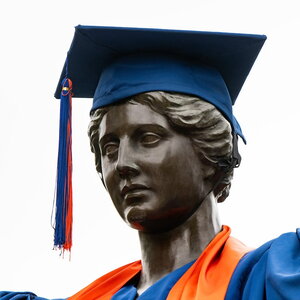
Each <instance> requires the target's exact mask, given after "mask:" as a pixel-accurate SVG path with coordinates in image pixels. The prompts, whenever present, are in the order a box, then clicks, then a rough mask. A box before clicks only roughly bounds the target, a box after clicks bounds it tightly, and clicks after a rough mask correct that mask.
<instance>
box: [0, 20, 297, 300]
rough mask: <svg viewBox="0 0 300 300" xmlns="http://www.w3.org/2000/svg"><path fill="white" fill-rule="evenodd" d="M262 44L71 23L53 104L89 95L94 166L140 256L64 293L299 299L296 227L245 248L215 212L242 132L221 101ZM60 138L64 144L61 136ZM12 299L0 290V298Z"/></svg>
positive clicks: (227, 102) (81, 297)
mask: <svg viewBox="0 0 300 300" xmlns="http://www.w3.org/2000/svg"><path fill="white" fill-rule="evenodd" d="M264 40H265V37H264V36H252V35H240V34H238V35H235V34H222V33H221V34H220V33H203V32H184V31H177V32H175V31H168V30H167V31H164V30H162V31H160V30H147V29H141V30H139V29H128V28H127V29H122V28H105V27H104V28H102V27H90V26H88V27H84V26H78V27H77V33H76V35H75V38H74V41H73V44H72V45H73V46H72V47H73V48H72V47H71V49H70V51H69V55H68V58H67V62H66V68H64V71H63V74H62V79H63V85H62V98H61V99H62V105H66V103H69V102H68V101H69V100H70V97H71V94H72V93H74V96H75V97H93V98H94V104H93V108H92V111H91V122H90V126H89V131H88V133H89V136H90V141H91V149H92V151H93V152H94V153H95V162H96V169H97V171H98V172H99V173H100V174H101V176H102V181H103V184H104V186H105V187H106V189H107V191H108V193H109V194H110V197H111V199H112V202H113V204H114V206H115V208H116V209H117V211H118V213H119V215H120V216H121V218H122V219H123V220H124V221H125V222H126V223H127V224H128V225H129V226H130V227H132V228H133V229H135V230H137V231H138V235H139V240H140V246H141V261H137V262H133V263H130V264H128V265H126V266H123V267H120V268H118V269H116V270H114V271H112V272H110V273H108V274H106V275H104V276H101V277H100V278H98V279H97V280H95V281H94V282H93V283H91V284H90V285H89V286H87V287H85V288H84V289H82V290H81V291H79V292H78V293H76V294H75V295H73V296H71V297H69V298H68V299H70V300H89V299H101V300H104V299H112V300H121V299H127V300H134V299H140V300H146V299H155V300H164V299H167V300H174V299H181V300H184V299H205V300H219V299H225V300H233V299H234V300H238V299H241V300H247V299H248V300H253V299H256V300H260V299H261V300H262V299H269V300H270V299H272V300H275V299H298V298H299V297H300V272H299V269H300V268H299V266H300V255H299V254H300V243H299V240H300V231H297V232H296V233H288V234H284V235H282V236H280V237H279V238H277V239H275V240H272V241H270V242H268V243H266V244H264V245H263V246H261V247H260V248H258V249H256V250H251V249H249V248H248V247H246V246H245V245H243V244H242V243H241V242H239V241H238V240H236V239H235V238H233V237H231V236H230V228H229V227H228V226H225V225H223V226H222V225H221V223H220V220H219V217H218V208H217V203H218V202H223V201H224V200H225V199H226V198H227V196H228V195H229V190H230V185H231V179H232V176H233V169H234V168H235V167H237V166H239V163H240V160H241V158H240V156H239V153H238V151H237V137H238V136H240V137H241V138H242V139H243V140H244V139H245V138H244V136H243V133H242V131H241V128H240V126H239V124H238V122H237V120H236V119H235V117H234V116H233V114H232V105H233V104H234V102H235V99H236V97H237V95H238V93H239V91H240V89H241V87H242V85H243V83H244V80H245V79H246V77H247V74H248V72H249V71H250V69H251V66H252V64H253V62H254V60H255V58H256V56H257V55H258V52H259V50H260V48H261V47H262V45H263V42H264ZM179 41H180V42H179ZM100 42H101V43H100ZM182 45H183V46H182ZM250 46H251V47H250ZM132 47H133V48H134V49H132ZM174 49H175V50H176V51H175V50H174ZM249 49H250V50H249ZM171 50H172V51H171ZM81 51H82V52H81ZM170 51H171V52H172V53H169V52H170ZM158 52H159V53H158ZM166 52H167V53H168V54H166ZM79 61H80V63H79ZM82 61H84V63H82ZM99 69H100V71H99ZM68 72H70V74H69V73H68ZM85 72H87V75H86V76H87V77H84V74H85ZM70 75H71V76H72V80H73V83H74V88H73V89H72V83H71V80H70V79H69V77H71V76H70ZM66 83H67V85H65V84H66ZM59 90H61V86H60V85H59V87H58V90H57V91H59ZM59 94H60V92H57V93H56V96H57V95H59ZM64 101H66V102H64ZM69 110H70V108H68V107H67V106H63V109H62V111H63V112H64V113H66V114H65V115H64V117H63V120H62V122H65V123H61V124H64V126H63V128H65V129H66V130H67V134H66V137H67V138H68V139H70V137H69V135H68V134H69V133H70V131H71V130H70V127H69V126H70V125H69V124H70V123H68V122H69V113H70V112H69ZM62 145H64V146H67V150H68V145H69V144H68V142H66V143H62ZM64 150H65V149H64ZM61 153H63V156H64V159H65V158H66V157H67V158H69V156H68V154H67V155H65V152H64V151H62V152H61ZM65 160H66V161H68V159H65ZM59 169H61V168H59ZM65 170H68V165H67V166H66V169H64V172H63V173H64V174H66V173H67V172H66V171H65ZM58 177H59V176H58ZM59 178H60V177H59ZM69 181H70V179H69V178H67V181H66V182H63V185H62V186H63V189H62V190H63V191H64V192H65V191H69V186H68V185H67V184H68V182H69ZM68 196H69V195H68ZM66 205H68V202H67V204H66ZM62 207H63V209H65V206H64V205H63V206H62ZM63 213H65V211H64V210H63ZM59 215H61V211H60V213H59ZM59 225H60V226H58V223H57V227H61V228H64V229H65V228H67V227H69V228H70V224H69V223H68V222H66V223H63V224H62V225H61V224H59ZM58 236H59V241H57V244H56V245H58V247H60V248H62V249H68V248H69V247H70V245H71V242H70V241H68V242H66V240H65V239H64V238H65V237H64V236H63V235H58ZM64 247H66V248H64ZM15 295H16V294H15V293H11V294H10V293H8V292H0V300H2V299H3V300H4V299H14V298H13V297H14V296H15ZM2 297H3V298H2ZM25 297H27V298H25ZM28 297H31V298H32V299H36V300H39V299H42V298H39V297H35V295H32V294H25V295H24V298H23V299H28ZM18 299H21V298H18Z"/></svg>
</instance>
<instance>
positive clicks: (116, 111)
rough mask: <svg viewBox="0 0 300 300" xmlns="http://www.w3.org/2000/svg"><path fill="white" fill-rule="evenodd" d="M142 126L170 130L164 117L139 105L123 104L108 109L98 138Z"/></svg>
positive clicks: (147, 107) (145, 106)
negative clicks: (153, 126) (154, 126)
mask: <svg viewBox="0 0 300 300" xmlns="http://www.w3.org/2000/svg"><path fill="white" fill-rule="evenodd" d="M143 125H159V126H162V127H165V128H166V129H169V130H170V129H171V127H170V125H169V123H168V121H167V119H166V117H164V116H163V115H161V114H159V113H157V112H155V111H154V110H152V109H151V108H150V107H149V106H147V105H144V104H139V103H129V102H127V103H124V104H121V105H116V106H113V107H112V108H110V110H109V111H108V112H107V113H106V114H105V115H104V117H103V119H102V121H101V123H100V137H102V136H104V135H106V134H108V133H111V132H117V131H119V132H120V131H124V130H131V129H132V130H134V129H135V128H137V127H140V126H143Z"/></svg>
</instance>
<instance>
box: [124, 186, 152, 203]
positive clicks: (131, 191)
mask: <svg viewBox="0 0 300 300" xmlns="http://www.w3.org/2000/svg"><path fill="white" fill-rule="evenodd" d="M148 189H149V188H148V187H147V186H145V185H142V184H131V185H125V186H124V187H123V188H122V190H121V196H122V198H124V199H125V200H126V199H129V198H134V197H138V196H139V195H140V194H141V193H142V192H144V191H145V190H148Z"/></svg>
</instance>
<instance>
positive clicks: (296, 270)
mask: <svg viewBox="0 0 300 300" xmlns="http://www.w3.org/2000/svg"><path fill="white" fill-rule="evenodd" d="M227 295H228V297H226V300H229V299H243V300H244V299H245V300H246V299H257V300H259V299H272V300H276V299H299V295H300V229H297V230H296V232H290V233H285V234H283V235H281V236H279V237H278V238H276V239H274V240H271V241H269V242H267V243H265V244H264V245H262V246H261V247H259V248H257V249H255V250H253V251H250V252H249V253H247V254H246V255H245V256H244V257H243V258H242V259H241V261H240V262H239V264H238V266H237V267H236V269H235V271H234V273H233V276H232V278H231V281H230V284H229V287H228V290H227ZM264 295H266V296H267V298H264V297H265V296H264Z"/></svg>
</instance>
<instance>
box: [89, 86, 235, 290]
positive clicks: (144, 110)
mask: <svg viewBox="0 0 300 300" xmlns="http://www.w3.org/2000/svg"><path fill="white" fill-rule="evenodd" d="M89 136H90V138H91V146H92V151H93V152H94V153H95V157H96V168H97V171H98V172H100V173H102V174H103V181H104V184H105V187H106V188H107V190H108V192H109V194H110V196H111V199H112V201H113V203H114V205H115V207H116V209H117V211H118V213H119V214H120V216H121V217H122V219H123V220H124V221H125V222H126V223H127V224H128V225H129V226H131V227H132V228H134V229H137V230H138V233H139V238H140V244H141V252H142V265H143V269H142V272H141V277H140V280H139V283H138V293H139V294H141V293H142V292H143V291H144V290H146V289H147V288H148V287H150V286H151V285H153V284H154V283H155V282H156V281H158V280H159V279H160V278H162V277H163V276H165V275H166V274H168V273H170V272H172V271H174V270H175V269H177V268H179V267H181V266H183V265H185V264H187V263H189V262H191V261H193V260H195V259H197V258H198V256H199V253H201V252H202V251H203V250H204V249H205V248H206V246H207V245H208V244H209V242H210V241H211V240H212V239H213V238H214V236H215V235H216V234H217V233H218V232H220V231H221V224H220V221H219V217H218V210H217V202H221V201H224V200H225V198H226V197H227V196H228V194H229V189H230V181H231V178H232V170H230V172H228V173H223V172H222V170H220V167H219V166H218V164H217V163H218V161H224V160H228V159H229V158H230V157H231V155H232V134H231V126H230V124H229V122H228V121H227V120H226V119H225V118H224V117H223V116H222V114H221V113H220V112H219V111H218V110H217V109H216V108H215V107H214V106H213V105H211V104H210V103H207V102H205V101H203V100H201V99H199V98H197V97H194V96H189V95H182V94H176V93H166V92H150V93H144V94H139V95H136V96H133V97H132V98H131V99H129V100H127V101H125V102H121V103H120V104H117V105H111V106H108V107H104V108H99V109H97V110H96V111H95V112H94V113H93V114H92V117H91V123H90V127H89ZM220 174H222V175H221V176H222V178H221V180H220Z"/></svg>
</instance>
